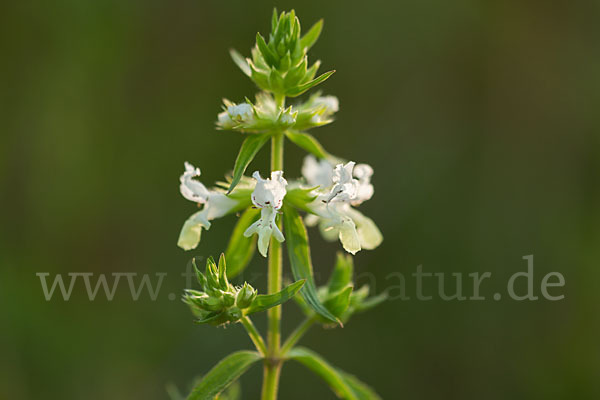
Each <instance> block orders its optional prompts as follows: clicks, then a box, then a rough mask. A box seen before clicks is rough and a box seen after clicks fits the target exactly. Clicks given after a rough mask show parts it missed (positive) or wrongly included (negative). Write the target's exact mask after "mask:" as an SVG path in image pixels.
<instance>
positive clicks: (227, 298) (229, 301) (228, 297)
mask: <svg viewBox="0 0 600 400" xmlns="http://www.w3.org/2000/svg"><path fill="white" fill-rule="evenodd" d="M223 304H224V305H225V307H231V306H232V305H234V304H235V295H234V294H233V293H229V292H225V293H223Z"/></svg>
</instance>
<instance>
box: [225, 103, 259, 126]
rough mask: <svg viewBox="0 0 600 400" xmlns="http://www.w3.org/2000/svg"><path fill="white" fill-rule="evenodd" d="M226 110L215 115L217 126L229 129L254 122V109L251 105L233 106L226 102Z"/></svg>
mask: <svg viewBox="0 0 600 400" xmlns="http://www.w3.org/2000/svg"><path fill="white" fill-rule="evenodd" d="M226 104H227V109H226V110H225V111H222V112H220V113H219V114H218V115H217V125H219V126H220V127H221V128H224V129H230V128H233V127H235V126H236V125H239V124H249V123H252V122H253V121H254V108H253V107H252V105H251V104H248V103H241V104H233V103H230V102H227V103H226Z"/></svg>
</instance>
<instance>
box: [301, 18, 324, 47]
mask: <svg viewBox="0 0 600 400" xmlns="http://www.w3.org/2000/svg"><path fill="white" fill-rule="evenodd" d="M322 30H323V20H322V19H320V20H319V21H318V22H317V23H316V24H314V25H313V26H312V27H311V28H310V29H309V30H308V32H306V34H305V35H304V36H302V39H300V46H302V48H303V49H307V50H308V49H310V48H311V47H312V46H313V45H314V44H315V42H316V41H317V39H318V38H319V35H321V31H322Z"/></svg>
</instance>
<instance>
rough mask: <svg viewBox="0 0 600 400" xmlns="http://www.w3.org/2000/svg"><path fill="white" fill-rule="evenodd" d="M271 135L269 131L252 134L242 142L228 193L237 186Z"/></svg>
mask: <svg viewBox="0 0 600 400" xmlns="http://www.w3.org/2000/svg"><path fill="white" fill-rule="evenodd" d="M270 136H271V135H270V134H268V133H263V134H259V135H250V136H248V137H247V138H246V139H245V140H244V142H243V143H242V147H240V152H239V153H238V156H237V158H236V160H235V165H234V167H233V177H232V179H231V184H230V185H229V190H228V194H229V193H231V191H232V190H233V189H234V188H235V187H236V186H237V184H238V183H239V182H240V179H242V176H243V175H244V172H245V171H246V168H248V165H249V164H250V162H251V161H252V160H253V159H254V157H255V156H256V153H258V151H259V150H260V149H261V148H262V147H263V146H264V144H265V143H266V142H267V140H269V137H270Z"/></svg>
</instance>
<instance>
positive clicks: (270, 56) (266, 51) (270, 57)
mask: <svg viewBox="0 0 600 400" xmlns="http://www.w3.org/2000/svg"><path fill="white" fill-rule="evenodd" d="M256 46H257V47H258V49H259V50H260V53H261V55H262V56H263V58H264V59H265V61H266V62H267V64H269V65H270V66H273V67H277V66H278V65H279V62H278V61H277V55H276V54H275V53H274V52H273V50H271V49H270V48H269V46H267V43H266V42H265V38H264V37H262V35H261V34H260V33H257V34H256Z"/></svg>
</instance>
